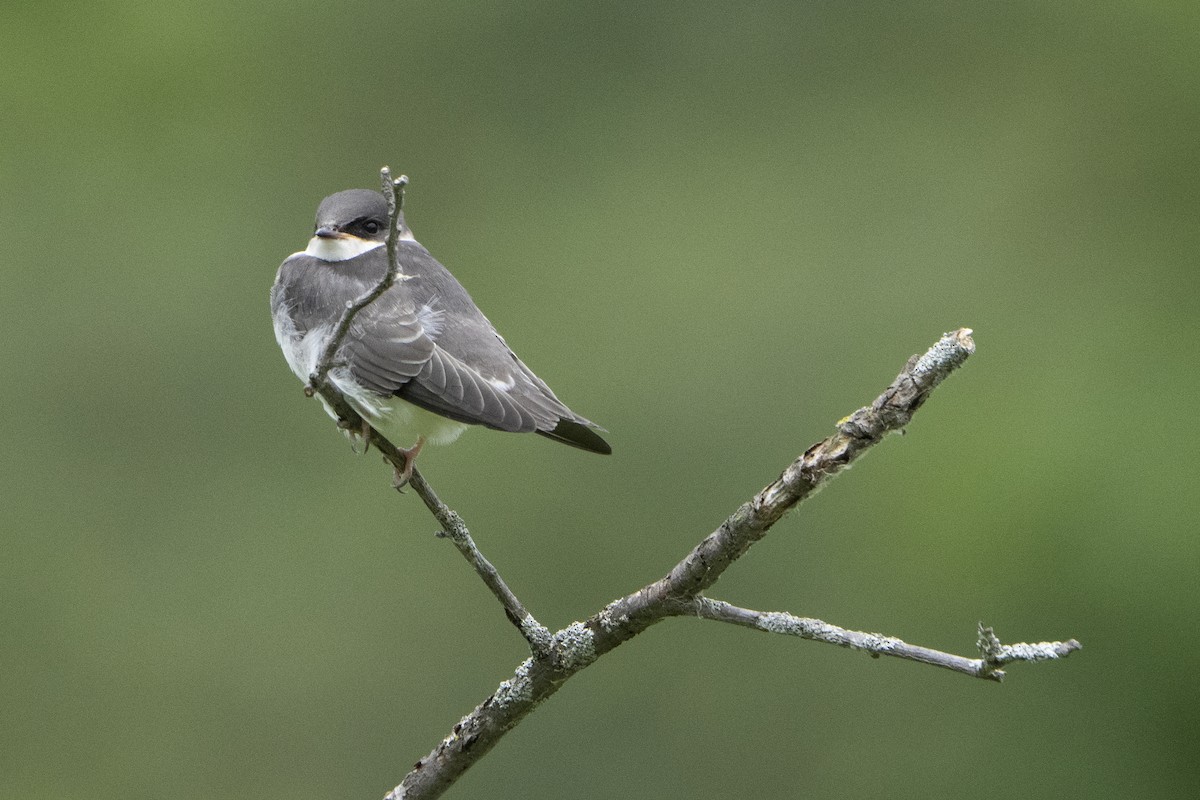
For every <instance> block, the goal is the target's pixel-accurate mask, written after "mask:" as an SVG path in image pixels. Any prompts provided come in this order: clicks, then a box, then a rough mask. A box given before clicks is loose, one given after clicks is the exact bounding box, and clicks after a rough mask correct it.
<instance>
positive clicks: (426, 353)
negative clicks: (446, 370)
mask: <svg viewBox="0 0 1200 800" xmlns="http://www.w3.org/2000/svg"><path fill="white" fill-rule="evenodd" d="M435 349H436V345H435V344H434V343H433V339H431V338H430V336H429V333H428V331H427V330H426V328H425V325H424V324H423V319H422V316H421V315H420V314H418V313H417V312H416V311H412V312H402V311H398V310H397V309H395V308H394V307H393V308H391V309H374V307H368V308H367V309H365V310H364V311H363V312H362V313H360V314H359V317H358V319H356V320H355V321H354V323H353V324H352V325H351V326H350V331H349V335H348V336H347V337H346V344H345V345H343V347H342V350H341V357H342V358H343V359H344V360H345V361H346V363H347V365H348V366H349V368H350V374H351V376H352V377H353V378H354V380H355V381H356V382H357V383H359V384H360V385H361V386H363V387H365V388H367V389H370V390H371V391H373V392H378V393H379V394H382V395H391V394H395V393H396V392H398V391H399V390H400V388H401V387H403V386H404V385H405V384H407V383H408V382H409V381H411V380H412V379H413V377H414V376H416V375H418V374H420V372H421V370H422V369H423V368H424V367H425V365H426V364H427V363H428V362H429V359H430V357H431V356H432V355H433V352H434V350H435Z"/></svg>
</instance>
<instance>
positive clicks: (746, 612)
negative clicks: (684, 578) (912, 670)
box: [667, 597, 1081, 683]
mask: <svg viewBox="0 0 1200 800" xmlns="http://www.w3.org/2000/svg"><path fill="white" fill-rule="evenodd" d="M667 606H668V608H670V609H671V613H673V614H675V615H676V616H681V617H682V616H694V617H700V618H701V619H710V620H715V621H717V622H728V623H731V624H733V625H741V626H743V627H746V628H753V629H755V630H759V631H764V632H766V633H780V634H784V635H787V636H798V637H800V638H801V639H810V640H812V641H814V642H825V643H826V644H835V645H838V646H839V647H848V648H850V649H851V650H861V651H863V652H864V653H869V654H870V655H871V656H873V657H879V656H891V657H893V658H902V659H907V660H909V661H918V662H920V663H922V664H929V665H931V666H935V667H942V668H943V669H948V670H951V671H953V672H958V673H961V674H963V675H969V676H971V677H973V678H984V679H986V680H993V681H996V682H997V683H999V682H1000V681H1002V680H1003V679H1004V671H1003V670H1000V669H997V668H996V667H997V665H999V664H1008V663H1012V662H1015V661H1026V662H1032V661H1047V660H1050V659H1056V658H1065V657H1066V656H1068V655H1069V654H1071V653H1072V652H1074V651H1076V650H1078V649H1079V648H1080V647H1081V645H1080V644H1079V642H1077V641H1075V640H1074V639H1071V640H1070V641H1067V642H1040V643H1038V644H1024V643H1022V644H1009V645H1004V644H1000V640H999V639H996V638H995V634H992V633H991V629H990V628H988V629H986V630H987V631H988V633H989V635H990V636H991V638H992V639H994V640H995V647H996V648H998V650H997V653H996V655H994V656H987V655H985V657H984V658H965V657H963V656H958V655H954V654H953V653H944V652H942V651H940V650H933V649H931V648H928V647H921V646H920V645H915V644H909V643H907V642H905V641H903V640H901V639H897V638H896V637H895V636H885V635H884V634H882V633H865V632H863V631H852V630H848V629H846V628H841V627H838V626H837V625H831V624H829V623H828V622H822V621H821V620H819V619H812V618H809V617H797V616H795V615H793V614H788V613H787V612H784V611H755V610H753V609H749V608H740V607H738V606H735V605H731V604H729V603H726V602H724V601H721V600H713V599H712V598H709V597H692V598H689V599H686V600H673V601H670V602H669V603H668V604H667ZM981 641H982V640H981ZM981 650H982V645H981Z"/></svg>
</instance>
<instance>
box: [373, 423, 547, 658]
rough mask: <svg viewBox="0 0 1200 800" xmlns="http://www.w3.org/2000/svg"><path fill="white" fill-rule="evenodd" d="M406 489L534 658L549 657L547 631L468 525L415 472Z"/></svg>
mask: <svg viewBox="0 0 1200 800" xmlns="http://www.w3.org/2000/svg"><path fill="white" fill-rule="evenodd" d="M385 441H386V440H385ZM409 485H410V486H412V487H413V489H414V490H416V492H417V494H418V495H420V497H421V499H422V500H423V501H425V505H426V507H427V508H428V509H429V510H430V511H431V512H432V513H433V516H434V517H436V518H437V521H438V522H439V523H440V524H441V526H442V530H441V531H439V533H438V535H439V536H443V537H445V538H447V539H449V540H450V541H451V542H453V543H454V546H455V547H457V548H458V552H460V553H462V555H463V558H465V559H467V561H468V563H470V564H471V566H472V567H473V568H474V569H475V572H476V573H478V575H479V577H480V578H481V579H483V582H484V583H485V584H486V585H487V587H488V589H490V590H491V591H492V594H493V595H495V596H496V599H497V600H499V601H500V605H502V606H504V613H505V615H506V616H507V617H508V619H509V621H510V622H512V624H513V625H516V626H517V630H519V631H520V632H521V635H522V636H524V637H525V640H526V641H528V642H529V648H530V649H531V650H532V651H533V654H534V656H537V657H542V656H546V655H548V654H549V652H550V643H551V636H550V630H549V629H548V628H546V626H544V625H542V624H541V623H540V622H538V621H537V620H536V619H534V616H533V615H532V614H530V613H529V612H528V611H526V610H525V606H524V605H522V603H521V601H520V600H518V599H517V596H516V595H515V594H513V593H512V590H511V589H509V588H508V584H506V583H505V582H504V579H503V578H501V577H500V573H499V572H497V571H496V568H495V567H493V566H492V562H490V561H488V560H487V559H486V558H484V555H483V553H481V552H480V551H479V548H478V547H476V546H475V540H474V539H472V538H471V532H470V531H468V530H467V525H466V523H465V522H463V520H462V517H460V516H459V515H458V512H456V511H454V510H453V509H451V508H450V507H449V506H447V505H446V504H445V503H443V502H442V501H441V499H439V498H438V496H437V494H435V493H434V491H433V487H431V486H430V485H429V483H428V482H427V481H426V480H425V478H424V477H423V476H422V475H421V474H420V473H418V472H417V471H416V470H413V474H412V478H410V479H409Z"/></svg>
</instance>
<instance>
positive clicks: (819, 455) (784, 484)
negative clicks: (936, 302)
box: [387, 328, 1078, 800]
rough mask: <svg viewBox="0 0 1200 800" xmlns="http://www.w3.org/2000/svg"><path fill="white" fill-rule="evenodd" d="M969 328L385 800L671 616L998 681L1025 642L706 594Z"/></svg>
mask: <svg viewBox="0 0 1200 800" xmlns="http://www.w3.org/2000/svg"><path fill="white" fill-rule="evenodd" d="M970 334H971V332H970V330H968V329H965V328H964V329H960V330H957V331H953V332H951V333H948V334H945V335H944V336H943V337H942V338H941V339H940V340H939V341H938V342H937V343H936V344H935V345H934V346H933V347H932V348H930V350H929V351H928V352H926V353H925V354H924V355H922V356H920V357H916V356H914V357H913V358H911V359H909V361H908V363H907V364H906V365H905V368H904V370H903V371H901V373H900V375H899V376H897V378H896V380H895V381H893V382H892V385H891V386H889V387H888V388H887V390H886V391H884V393H883V394H881V395H880V396H879V397H878V398H877V399H876V400H875V402H874V403H872V404H871V405H870V406H868V407H866V408H861V409H859V410H858V411H856V412H855V413H854V414H852V415H850V416H849V417H847V418H846V419H844V420H842V421H841V422H839V423H838V426H837V431H836V432H835V433H834V434H833V435H832V436H830V437H829V438H827V439H825V440H824V441H822V442H819V443H817V444H816V445H813V446H812V447H810V448H809V449H808V450H807V451H805V452H804V454H803V455H801V456H800V457H799V458H798V459H796V461H795V462H793V463H792V464H791V465H790V466H789V467H788V468H787V469H786V470H784V472H783V474H782V475H781V476H780V477H779V479H778V480H776V481H775V482H773V483H771V484H770V485H769V486H767V487H766V488H764V489H763V490H762V491H760V492H759V493H758V494H757V495H755V497H754V498H753V499H752V500H750V501H749V502H747V503H744V504H743V505H742V506H741V507H740V508H739V509H738V510H737V511H735V512H734V513H733V514H732V515H731V516H730V517H729V518H728V519H726V520H725V522H724V523H722V525H721V526H720V527H719V528H717V530H715V531H714V532H713V533H712V534H710V535H709V536H708V537H707V538H706V539H704V541H702V542H701V543H700V544H699V545H697V546H696V548H695V549H693V550H692V552H691V553H689V554H688V555H687V557H685V558H684V559H683V560H682V561H680V562H679V563H678V564H676V565H675V567H674V568H673V569H672V570H671V571H670V573H669V574H668V575H667V576H666V577H664V578H662V579H661V580H658V581H656V582H654V583H652V584H650V585H648V586H644V587H642V588H641V589H639V590H637V591H635V592H632V593H630V594H628V595H626V596H625V597H622V598H620V599H618V600H615V601H613V602H612V603H610V604H609V605H608V606H607V607H605V608H604V609H602V610H601V611H599V612H598V613H596V614H595V615H593V616H592V617H590V618H589V619H588V620H587V621H586V622H582V623H581V622H575V623H572V624H571V625H569V626H567V627H566V628H564V629H562V630H560V631H558V632H557V633H555V634H554V636H553V639H552V641H551V646H550V649H549V650H548V651H547V652H546V653H544V654H542V655H535V657H534V658H529V659H526V660H525V661H523V662H522V663H521V664H520V665H519V666H518V667H517V669H516V671H515V672H514V673H513V676H512V677H511V678H509V679H508V680H506V681H504V682H503V683H501V684H500V686H499V687H497V689H496V691H495V692H494V693H493V694H492V696H490V697H489V698H487V699H486V700H484V701H483V702H482V703H481V704H480V705H478V706H476V708H475V709H474V710H473V711H472V712H471V713H470V714H468V715H467V716H465V717H463V718H462V720H461V721H459V723H458V724H457V725H455V726H454V728H453V730H452V731H451V732H450V735H449V736H447V737H446V738H445V739H443V740H442V741H441V742H440V743H439V744H438V745H437V747H435V748H434V749H433V751H431V752H430V753H429V755H427V756H426V757H425V758H423V759H421V760H420V761H418V762H417V764H416V766H415V767H414V768H413V770H412V771H411V772H409V774H408V775H407V776H405V778H404V780H403V782H401V784H400V785H399V786H397V787H396V788H395V789H393V790H392V791H391V792H390V793H389V794H388V795H387V800H399V799H400V798H408V799H409V800H411V799H412V798H430V797H437V796H439V795H440V794H441V793H442V792H444V791H445V790H446V789H447V788H449V787H450V786H451V785H452V784H453V783H454V781H455V780H457V779H458V777H459V776H460V775H461V774H462V773H463V772H464V771H466V770H467V769H468V768H469V767H470V766H471V765H472V764H474V763H475V762H476V761H478V760H479V759H480V758H482V757H483V756H484V755H485V754H486V753H487V752H488V751H489V750H491V748H492V747H493V746H495V744H496V743H497V742H498V741H499V740H500V738H501V737H503V735H504V734H505V733H506V732H507V731H508V730H510V729H511V728H512V727H513V726H515V725H517V724H518V723H519V722H520V721H521V720H522V719H524V717H525V716H526V715H527V714H529V713H530V712H531V711H533V709H534V708H536V707H537V706H538V705H539V704H540V703H541V702H542V701H544V700H545V699H546V698H547V697H549V696H550V695H552V694H554V692H556V691H558V688H559V687H560V686H562V684H563V683H564V682H565V681H566V680H567V679H569V678H570V677H571V676H572V675H574V674H575V673H576V672H579V671H580V670H582V669H584V668H585V667H587V666H588V665H589V664H591V663H592V662H594V661H595V660H596V659H597V658H599V657H600V656H602V655H604V654H605V653H607V652H608V651H610V650H612V649H613V648H615V647H618V646H620V645H621V644H622V643H623V642H625V641H628V640H629V639H631V638H632V637H633V636H636V635H637V634H638V633H640V632H641V631H643V630H645V629H646V628H648V627H650V626H651V625H654V624H655V623H657V622H659V621H661V620H662V619H665V618H667V617H669V616H679V615H681V614H697V615H700V616H707V617H709V618H712V619H720V620H721V621H725V622H734V623H736V624H743V625H749V626H750V627H755V628H758V629H761V630H773V631H774V632H778V633H790V634H792V635H797V636H802V637H803V638H811V639H816V640H818V641H828V642H830V643H834V644H840V645H842V646H846V647H853V648H856V649H862V650H866V651H868V652H871V653H872V654H879V655H892V656H897V657H903V658H908V659H910V660H915V661H920V662H922V663H928V664H933V665H935V666H940V667H944V668H946V669H953V670H955V671H958V672H963V673H965V674H969V675H975V676H977V677H982V678H987V679H990V680H999V679H1000V678H1001V677H1002V674H1003V673H1000V674H996V673H998V672H999V670H998V669H996V667H997V665H998V664H999V661H998V659H1000V658H1004V657H1009V656H1013V655H1015V653H1017V652H1018V648H1020V647H1030V646H1029V645H1024V646H1022V645H1009V646H1007V649H1006V646H1004V645H1000V644H999V643H998V642H997V643H996V646H997V647H998V648H1000V649H998V650H996V654H995V656H994V658H993V660H989V657H988V656H987V655H985V657H984V658H983V659H967V658H964V657H961V656H954V655H951V654H948V653H941V652H938V651H936V650H931V649H929V648H922V647H918V646H916V645H909V644H906V643H904V642H902V641H900V640H899V639H894V638H891V637H884V636H879V635H877V634H866V633H859V632H856V631H849V630H845V629H842V628H837V627H836V626H832V625H827V624H825V623H822V622H820V621H818V620H806V619H803V618H800V617H794V616H792V615H790V614H780V613H774V614H763V613H762V612H755V611H750V610H748V609H739V608H736V607H734V606H730V605H728V604H725V603H720V602H719V601H713V600H710V599H708V598H704V597H701V596H700V592H701V591H703V590H704V589H706V588H707V587H709V586H711V585H712V584H713V583H714V582H716V580H717V579H718V578H719V577H720V575H721V574H722V573H723V572H724V570H725V569H726V568H727V567H728V566H729V565H730V564H732V563H733V561H735V560H736V559H737V558H738V557H740V556H741V555H742V554H743V553H745V552H746V550H748V549H749V548H750V546H751V545H753V544H754V542H756V541H758V540H759V539H761V538H762V537H763V536H764V535H766V532H767V531H768V530H769V529H770V527H771V526H772V525H774V524H775V523H776V522H777V521H778V520H779V519H780V518H782V517H783V515H784V514H785V513H787V511H789V510H790V509H791V508H793V507H795V506H796V505H797V504H798V503H800V502H801V501H803V500H804V499H806V498H807V497H810V496H812V494H813V493H814V492H815V491H816V490H817V489H818V488H820V487H821V486H822V485H823V484H824V483H826V482H827V481H828V480H829V479H830V478H832V477H833V476H835V475H837V474H838V473H839V472H841V470H843V469H845V467H846V466H847V465H849V464H850V463H851V462H852V461H853V460H854V459H855V458H857V457H858V456H860V455H861V454H862V453H863V452H865V451H866V450H867V449H868V448H869V447H872V446H873V445H875V444H877V443H878V442H880V441H881V440H882V439H883V438H884V436H885V435H886V434H887V433H889V432H891V431H896V430H899V429H901V428H903V427H904V426H905V425H907V424H908V422H909V421H910V420H911V419H912V415H913V413H914V412H915V411H916V410H917V409H918V408H919V407H920V406H921V405H922V404H923V403H924V402H925V400H926V399H927V398H928V396H929V394H930V392H932V391H933V389H934V388H935V387H936V386H937V385H938V384H939V383H940V382H941V381H942V380H943V379H944V378H945V377H946V376H947V375H949V374H950V373H951V372H952V371H954V370H955V369H956V368H957V367H959V366H960V365H961V364H962V363H963V361H965V360H966V358H967V357H968V356H969V355H970V354H971V353H972V352H974V347H975V345H974V342H973V341H972V340H971V336H970ZM435 513H436V512H435ZM1071 645H1072V643H1070V642H1069V643H1066V644H1064V645H1062V648H1061V649H1063V652H1062V653H1061V654H1062V655H1065V654H1066V653H1067V652H1070V651H1071V650H1072V649H1075V648H1077V646H1078V643H1074V647H1072V646H1071ZM1039 647H1040V646H1039ZM1039 652H1041V651H1039ZM1023 660H1039V659H1023Z"/></svg>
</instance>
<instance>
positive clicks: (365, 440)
mask: <svg viewBox="0 0 1200 800" xmlns="http://www.w3.org/2000/svg"><path fill="white" fill-rule="evenodd" d="M337 426H338V429H339V430H340V431H342V433H344V434H346V438H348V439H349V440H350V449H351V450H353V451H354V452H355V453H358V452H359V451H358V444H357V441H356V437H357V439H361V440H362V452H361V453H359V455H364V456H365V455H366V454H367V451H368V450H370V449H371V423H369V422H367V420H366V418H365V417H364V418H361V419H360V420H359V423H358V425H357V426H355V424H354V423H353V422H351V421H350V420H347V419H342V418H341V417H338V421H337Z"/></svg>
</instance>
